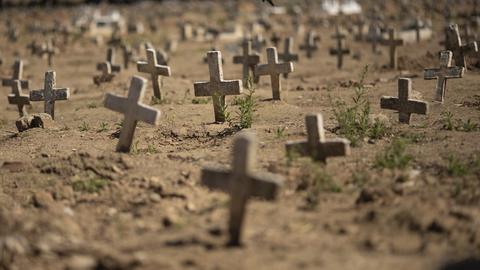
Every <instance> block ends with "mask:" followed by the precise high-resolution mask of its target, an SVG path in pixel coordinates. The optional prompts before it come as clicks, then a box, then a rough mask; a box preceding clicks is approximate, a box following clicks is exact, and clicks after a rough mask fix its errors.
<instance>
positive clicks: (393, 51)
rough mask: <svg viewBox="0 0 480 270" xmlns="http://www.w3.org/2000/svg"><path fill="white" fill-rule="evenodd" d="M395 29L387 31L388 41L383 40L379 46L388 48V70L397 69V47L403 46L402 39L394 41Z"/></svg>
mask: <svg viewBox="0 0 480 270" xmlns="http://www.w3.org/2000/svg"><path fill="white" fill-rule="evenodd" d="M395 37H396V33H395V29H393V28H390V29H388V39H383V40H382V41H381V44H382V45H384V46H388V47H389V48H390V68H391V69H397V47H398V46H403V39H395Z"/></svg>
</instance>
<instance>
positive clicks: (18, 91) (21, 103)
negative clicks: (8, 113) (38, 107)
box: [8, 80, 30, 117]
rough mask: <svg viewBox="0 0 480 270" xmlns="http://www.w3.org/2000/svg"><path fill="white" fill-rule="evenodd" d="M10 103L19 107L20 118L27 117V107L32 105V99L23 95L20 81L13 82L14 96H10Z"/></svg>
mask: <svg viewBox="0 0 480 270" xmlns="http://www.w3.org/2000/svg"><path fill="white" fill-rule="evenodd" d="M8 103H9V104H13V105H17V107H18V113H19V114H20V117H22V116H25V115H27V114H28V113H27V109H26V108H25V106H26V105H30V97H29V96H28V95H24V94H23V93H22V86H21V83H20V81H19V80H15V81H13V85H12V94H9V95H8Z"/></svg>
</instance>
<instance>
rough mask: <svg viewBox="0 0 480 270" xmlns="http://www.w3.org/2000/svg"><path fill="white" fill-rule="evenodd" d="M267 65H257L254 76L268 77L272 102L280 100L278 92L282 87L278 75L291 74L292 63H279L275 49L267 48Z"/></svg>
mask: <svg viewBox="0 0 480 270" xmlns="http://www.w3.org/2000/svg"><path fill="white" fill-rule="evenodd" d="M267 61H268V62H267V64H263V65H258V66H256V67H255V76H264V75H268V76H270V81H271V84H272V93H273V99H274V100H281V98H280V92H281V90H282V85H281V82H280V74H285V73H291V72H293V63H292V62H288V63H279V62H278V54H277V48H275V47H271V48H267Z"/></svg>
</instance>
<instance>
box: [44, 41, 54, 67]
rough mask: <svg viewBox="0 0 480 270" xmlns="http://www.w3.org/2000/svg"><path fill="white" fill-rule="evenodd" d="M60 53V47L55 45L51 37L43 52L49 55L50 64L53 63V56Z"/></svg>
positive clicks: (50, 65)
mask: <svg viewBox="0 0 480 270" xmlns="http://www.w3.org/2000/svg"><path fill="white" fill-rule="evenodd" d="M57 53H58V49H57V48H56V47H55V46H54V45H53V41H52V40H51V39H50V40H48V41H47V44H46V45H45V46H43V48H42V51H41V54H42V55H46V56H47V62H48V66H49V67H52V65H53V56H54V55H55V54H57Z"/></svg>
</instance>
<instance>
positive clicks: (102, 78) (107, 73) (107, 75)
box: [93, 61, 115, 85]
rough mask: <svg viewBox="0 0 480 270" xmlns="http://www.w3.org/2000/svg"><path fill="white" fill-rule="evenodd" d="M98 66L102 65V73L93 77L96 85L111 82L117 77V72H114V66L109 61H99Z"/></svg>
mask: <svg viewBox="0 0 480 270" xmlns="http://www.w3.org/2000/svg"><path fill="white" fill-rule="evenodd" d="M97 66H99V67H100V71H101V72H102V74H100V75H97V76H95V77H93V82H94V83H95V84H96V85H100V84H102V83H104V82H110V81H111V80H112V79H113V78H114V77H115V74H114V73H112V66H111V65H110V63H109V62H106V61H105V62H103V63H99V64H98V65H97Z"/></svg>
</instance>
